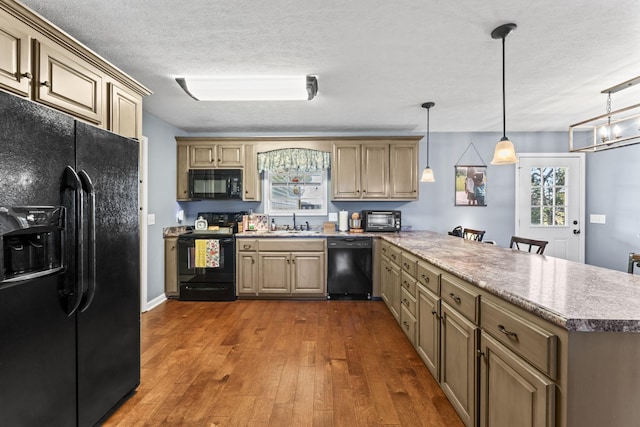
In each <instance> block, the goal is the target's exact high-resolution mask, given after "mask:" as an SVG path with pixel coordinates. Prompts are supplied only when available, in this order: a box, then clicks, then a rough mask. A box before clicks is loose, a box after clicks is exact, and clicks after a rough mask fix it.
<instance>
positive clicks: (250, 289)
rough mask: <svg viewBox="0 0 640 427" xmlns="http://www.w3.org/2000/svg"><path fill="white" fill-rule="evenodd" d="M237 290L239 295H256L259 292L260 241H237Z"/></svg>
mask: <svg viewBox="0 0 640 427" xmlns="http://www.w3.org/2000/svg"><path fill="white" fill-rule="evenodd" d="M236 290H237V293H238V295H255V294H256V293H257V292H258V241H257V240H254V239H238V240H237V241H236Z"/></svg>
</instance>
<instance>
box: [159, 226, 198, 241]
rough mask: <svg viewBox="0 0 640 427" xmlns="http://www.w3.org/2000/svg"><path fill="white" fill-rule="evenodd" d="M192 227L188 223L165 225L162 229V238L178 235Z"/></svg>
mask: <svg viewBox="0 0 640 427" xmlns="http://www.w3.org/2000/svg"><path fill="white" fill-rule="evenodd" d="M192 228H193V227H191V226H190V225H179V226H174V227H165V228H163V229H162V238H163V239H166V238H167V237H178V236H180V235H181V234H184V233H186V232H187V231H191V229H192Z"/></svg>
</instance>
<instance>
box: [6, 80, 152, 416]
mask: <svg viewBox="0 0 640 427" xmlns="http://www.w3.org/2000/svg"><path fill="white" fill-rule="evenodd" d="M0 252H1V256H0V267H1V268H0V274H1V276H0V426H76V425H77V426H92V425H95V424H98V423H99V422H100V421H101V420H102V419H104V417H105V416H107V415H108V414H109V413H110V412H111V411H112V410H113V409H114V408H116V407H117V406H118V404H119V403H121V402H122V401H123V400H124V399H126V398H127V397H128V396H130V395H131V394H132V393H133V392H135V389H136V387H137V386H138V384H139V382H140V285H139V240H138V143H137V142H136V141H135V140H130V139H127V138H123V137H120V136H118V135H115V134H113V133H110V132H108V131H105V130H102V129H99V128H96V127H94V126H91V125H88V124H85V123H82V122H79V121H76V120H74V119H73V118H72V117H70V116H67V115H65V114H63V113H60V112H57V111H54V110H51V109H49V108H47V107H43V106H40V105H38V104H35V103H33V102H30V101H28V100H25V99H22V98H19V97H16V96H13V95H10V94H7V93H4V92H0Z"/></svg>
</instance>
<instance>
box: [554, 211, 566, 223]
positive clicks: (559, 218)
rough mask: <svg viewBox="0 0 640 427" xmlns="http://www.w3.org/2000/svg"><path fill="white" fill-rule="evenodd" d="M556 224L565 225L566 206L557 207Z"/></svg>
mask: <svg viewBox="0 0 640 427" xmlns="http://www.w3.org/2000/svg"><path fill="white" fill-rule="evenodd" d="M555 225H565V217H564V208H556V217H555Z"/></svg>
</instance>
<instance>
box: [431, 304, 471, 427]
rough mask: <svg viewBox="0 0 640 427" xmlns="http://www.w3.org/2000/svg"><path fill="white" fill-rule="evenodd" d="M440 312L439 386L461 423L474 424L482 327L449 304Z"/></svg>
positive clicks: (443, 306)
mask: <svg viewBox="0 0 640 427" xmlns="http://www.w3.org/2000/svg"><path fill="white" fill-rule="evenodd" d="M441 313H442V317H441V320H440V334H441V339H440V354H441V356H440V387H441V388H442V391H444V394H445V395H446V396H447V398H448V399H449V401H450V402H451V404H452V405H453V407H454V409H455V410H456V412H458V415H459V416H460V418H461V419H462V422H463V423H464V424H465V425H466V426H467V427H471V426H474V425H475V421H476V406H477V405H476V398H477V392H476V388H477V379H476V378H477V376H476V375H477V371H476V361H477V354H476V353H477V351H476V348H477V345H478V344H477V335H478V331H479V328H478V327H477V326H476V325H475V324H473V323H472V322H470V321H469V320H468V319H466V318H465V317H464V316H462V315H461V314H460V313H458V312H457V311H456V310H455V309H453V308H452V307H450V306H449V305H448V304H446V303H443V304H442V306H441Z"/></svg>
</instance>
